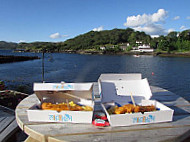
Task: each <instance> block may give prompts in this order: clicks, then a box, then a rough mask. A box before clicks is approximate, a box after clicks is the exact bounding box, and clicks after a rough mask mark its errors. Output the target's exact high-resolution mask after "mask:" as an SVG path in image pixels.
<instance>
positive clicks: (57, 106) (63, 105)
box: [41, 101, 93, 112]
mask: <svg viewBox="0 0 190 142" xmlns="http://www.w3.org/2000/svg"><path fill="white" fill-rule="evenodd" d="M41 108H42V109H43V110H56V111H58V112H60V111H63V110H70V111H92V110H93V108H92V107H90V106H80V105H77V104H75V103H74V102H73V101H71V102H69V103H59V104H52V103H42V105H41Z"/></svg>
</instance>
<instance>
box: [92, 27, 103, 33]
mask: <svg viewBox="0 0 190 142" xmlns="http://www.w3.org/2000/svg"><path fill="white" fill-rule="evenodd" d="M103 29H104V27H103V26H100V27H98V28H94V29H93V31H97V32H99V31H102V30H103Z"/></svg>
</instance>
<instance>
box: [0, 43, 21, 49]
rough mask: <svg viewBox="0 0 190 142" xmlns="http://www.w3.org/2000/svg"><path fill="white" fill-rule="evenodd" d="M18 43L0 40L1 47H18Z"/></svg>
mask: <svg viewBox="0 0 190 142" xmlns="http://www.w3.org/2000/svg"><path fill="white" fill-rule="evenodd" d="M17 46H18V44H17V43H13V42H5V41H0V49H16V48H17Z"/></svg>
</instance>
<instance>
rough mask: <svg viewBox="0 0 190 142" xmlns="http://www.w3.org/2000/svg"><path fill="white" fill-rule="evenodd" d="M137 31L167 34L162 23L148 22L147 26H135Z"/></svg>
mask: <svg viewBox="0 0 190 142" xmlns="http://www.w3.org/2000/svg"><path fill="white" fill-rule="evenodd" d="M133 29H134V30H136V31H144V32H145V33H147V34H150V35H165V34H167V31H166V30H165V29H164V28H163V27H162V25H160V24H148V25H145V26H138V27H134V28H133Z"/></svg>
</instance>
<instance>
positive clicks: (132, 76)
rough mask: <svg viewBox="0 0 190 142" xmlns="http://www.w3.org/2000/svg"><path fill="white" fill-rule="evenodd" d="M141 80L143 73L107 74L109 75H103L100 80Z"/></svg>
mask: <svg viewBox="0 0 190 142" xmlns="http://www.w3.org/2000/svg"><path fill="white" fill-rule="evenodd" d="M141 78H142V75H141V73H127V74H115V73H107V74H101V75H100V77H99V79H98V80H139V79H141Z"/></svg>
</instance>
